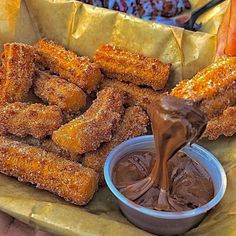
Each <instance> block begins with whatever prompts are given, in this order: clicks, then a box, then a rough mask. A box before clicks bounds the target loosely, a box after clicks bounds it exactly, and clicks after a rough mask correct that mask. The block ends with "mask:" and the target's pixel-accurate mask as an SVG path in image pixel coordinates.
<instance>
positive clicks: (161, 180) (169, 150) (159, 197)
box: [115, 95, 212, 211]
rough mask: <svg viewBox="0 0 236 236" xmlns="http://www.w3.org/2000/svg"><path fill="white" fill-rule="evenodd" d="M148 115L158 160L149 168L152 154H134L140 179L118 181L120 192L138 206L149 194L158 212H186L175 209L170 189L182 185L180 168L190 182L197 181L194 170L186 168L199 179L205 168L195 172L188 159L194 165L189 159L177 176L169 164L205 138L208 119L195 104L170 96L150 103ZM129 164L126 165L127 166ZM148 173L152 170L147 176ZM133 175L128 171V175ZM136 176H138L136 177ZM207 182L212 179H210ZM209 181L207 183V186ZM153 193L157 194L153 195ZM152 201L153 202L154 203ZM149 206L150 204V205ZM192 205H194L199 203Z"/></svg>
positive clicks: (134, 164) (135, 165)
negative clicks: (182, 150) (180, 183)
mask: <svg viewBox="0 0 236 236" xmlns="http://www.w3.org/2000/svg"><path fill="white" fill-rule="evenodd" d="M148 114H149V117H150V119H151V122H152V131H153V134H154V139H155V146H156V151H155V158H154V159H152V160H153V161H152V163H153V164H152V165H147V161H148V160H149V163H150V158H147V156H150V153H149V154H148V153H146V154H145V155H144V153H143V156H142V155H141V154H140V152H138V153H136V154H132V153H131V156H130V157H129V163H130V164H131V166H133V168H134V169H136V170H138V172H139V178H133V179H132V178H128V179H129V181H128V182H126V181H123V183H122V184H120V182H119V181H118V182H119V183H118V182H117V181H115V182H116V184H117V187H118V189H119V190H120V192H121V193H122V194H124V195H125V196H126V197H127V198H129V199H130V200H137V199H138V202H139V203H140V201H141V202H142V201H144V202H145V201H147V200H144V199H143V200H142V196H144V195H148V196H149V197H150V196H152V197H150V199H155V203H154V206H153V208H154V209H156V210H164V211H171V210H173V209H175V210H177V211H178V210H179V209H185V207H179V206H178V207H176V206H175V205H176V200H173V198H170V188H171V189H172V190H173V189H175V186H176V183H179V181H177V182H174V181H176V178H173V176H175V175H176V176H180V172H179V171H180V170H179V169H181V171H182V173H185V174H186V173H187V176H191V179H192V180H191V181H192V182H194V177H193V176H192V175H191V174H190V173H191V171H190V172H189V171H186V169H185V168H190V167H191V170H192V172H193V173H195V174H196V176H195V177H196V178H200V177H199V176H201V175H200V174H197V173H203V172H204V171H203V170H204V169H203V168H202V167H200V166H199V165H198V167H197V169H196V168H195V167H196V165H195V164H194V162H193V161H191V159H190V158H188V159H189V160H190V163H191V164H189V165H187V164H188V160H185V161H186V163H185V164H186V165H183V164H181V167H180V166H179V167H178V168H177V170H178V171H177V170H175V173H174V172H173V173H172V174H171V175H170V174H169V169H168V161H169V160H170V159H171V158H172V157H173V156H174V155H175V154H176V153H177V152H178V151H179V150H180V149H181V148H182V147H183V146H185V145H186V144H187V143H192V142H194V141H196V140H197V139H198V138H199V137H200V136H201V135H202V133H203V131H204V130H205V127H206V123H207V119H206V116H205V115H204V114H203V113H202V112H201V111H200V110H199V109H198V108H197V107H196V106H195V104H194V103H193V102H191V101H188V100H183V99H179V98H175V97H172V96H169V95H163V96H161V97H160V99H159V100H157V101H155V102H153V103H152V104H150V105H149V107H148ZM145 162H146V164H145ZM130 164H127V166H129V165H130ZM183 166H184V168H183ZM174 169H175V168H173V171H174ZM147 170H149V172H148V173H147ZM176 171H177V172H176ZM131 172H132V171H130V170H129V169H127V173H131ZM132 173H134V172H132ZM140 173H142V174H140ZM129 175H130V174H129ZM172 175H173V176H172ZM135 176H136V177H137V174H136V175H135ZM197 176H198V177H197ZM205 177H206V176H205V175H203V179H202V181H203V182H204V181H205V179H206V178H205ZM180 179H181V178H180ZM207 179H209V176H208V177H207ZM180 182H181V181H180ZM208 182H209V181H208V180H207V181H206V183H208ZM178 185H179V184H178ZM211 185H212V183H211ZM152 193H155V194H154V196H153V194H152ZM140 199H141V200H140ZM145 199H146V198H145ZM174 199H176V198H174ZM151 202H152V203H153V201H151ZM203 202H204V201H203ZM140 204H141V203H140ZM147 205H149V204H148V203H147ZM177 205H179V204H177ZM180 205H181V204H180ZM193 205H194V206H195V205H196V204H193Z"/></svg>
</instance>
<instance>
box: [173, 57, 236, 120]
mask: <svg viewBox="0 0 236 236" xmlns="http://www.w3.org/2000/svg"><path fill="white" fill-rule="evenodd" d="M171 95H172V96H176V97H180V98H185V99H190V100H193V101H195V102H199V104H200V108H201V110H202V111H204V112H205V113H206V114H207V115H208V118H213V117H215V116H218V115H219V114H221V113H222V112H223V111H224V110H225V109H226V108H227V107H228V106H233V105H234V104H235V103H236V57H228V58H226V57H222V58H219V59H218V60H217V61H216V62H214V63H212V64H211V65H210V66H208V67H207V68H205V69H203V70H202V71H200V72H198V73H197V74H196V75H195V76H194V77H193V78H192V79H190V80H184V81H182V82H180V83H179V84H178V85H177V86H176V87H175V88H174V89H173V90H172V92H171Z"/></svg>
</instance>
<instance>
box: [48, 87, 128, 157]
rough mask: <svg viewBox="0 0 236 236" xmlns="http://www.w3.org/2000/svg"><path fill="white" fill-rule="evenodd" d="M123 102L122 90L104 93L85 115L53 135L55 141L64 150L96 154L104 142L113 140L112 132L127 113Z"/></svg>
mask: <svg viewBox="0 0 236 236" xmlns="http://www.w3.org/2000/svg"><path fill="white" fill-rule="evenodd" d="M123 98H124V95H123V93H122V92H121V91H120V90H117V89H114V88H106V89H104V90H102V91H101V92H99V93H98V96H97V99H96V100H95V101H94V102H93V104H92V105H91V107H90V108H89V109H88V110H87V111H86V112H85V113H84V114H83V115H81V116H79V117H77V118H76V119H74V120H72V121H70V122H69V123H67V124H65V125H63V126H62V127H61V128H60V129H58V130H57V131H55V132H54V133H53V136H52V139H53V141H54V142H55V143H56V144H57V145H59V146H60V147H62V148H64V149H66V150H68V151H71V152H75V153H79V154H83V153H85V152H88V151H92V150H96V149H97V148H98V147H99V145H100V144H101V143H102V142H108V141H110V140H111V137H112V131H113V130H114V127H115V126H116V125H117V123H118V122H119V120H120V118H121V114H122V112H123Z"/></svg>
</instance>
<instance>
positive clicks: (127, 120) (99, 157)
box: [83, 106, 149, 185]
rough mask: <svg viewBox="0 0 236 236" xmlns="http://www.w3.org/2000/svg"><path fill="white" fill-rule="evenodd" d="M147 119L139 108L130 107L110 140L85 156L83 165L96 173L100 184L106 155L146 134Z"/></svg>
mask: <svg viewBox="0 0 236 236" xmlns="http://www.w3.org/2000/svg"><path fill="white" fill-rule="evenodd" d="M148 122H149V119H148V116H147V114H146V113H145V112H144V111H143V110H142V108H141V107H139V106H132V107H129V108H127V109H126V111H125V114H124V116H123V118H122V121H121V122H120V125H119V126H118V128H117V130H116V131H115V133H114V135H113V137H112V140H111V141H110V142H108V143H104V144H103V145H102V146H101V147H100V148H98V149H97V150H96V151H93V152H89V153H86V154H85V157H84V160H83V165H84V166H87V167H90V168H92V169H94V170H95V171H97V172H98V173H99V175H100V184H101V185H103V184H104V178H103V166H104V162H105V160H106V158H107V155H108V154H109V153H110V152H111V150H112V149H113V148H114V147H116V146H117V145H119V144H120V143H122V142H123V141H125V140H127V139H129V138H133V137H136V136H139V135H142V134H145V133H146V132H147V125H148Z"/></svg>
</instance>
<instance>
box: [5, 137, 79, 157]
mask: <svg viewBox="0 0 236 236" xmlns="http://www.w3.org/2000/svg"><path fill="white" fill-rule="evenodd" d="M4 137H6V138H9V139H11V140H13V141H18V142H21V143H25V144H28V145H30V146H35V147H40V148H42V149H43V150H45V151H46V152H51V153H53V154H55V155H57V156H60V157H63V158H65V159H67V160H71V161H79V160H80V158H81V156H80V155H77V154H75V153H70V152H68V151H66V150H64V149H62V148H60V147H59V146H57V145H56V144H55V143H54V142H53V141H52V140H51V139H50V138H45V139H37V138H34V137H32V136H26V137H23V138H22V137H19V136H16V135H12V134H7V135H4Z"/></svg>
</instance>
